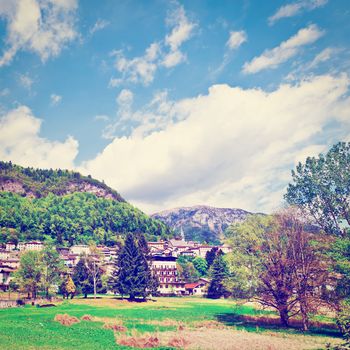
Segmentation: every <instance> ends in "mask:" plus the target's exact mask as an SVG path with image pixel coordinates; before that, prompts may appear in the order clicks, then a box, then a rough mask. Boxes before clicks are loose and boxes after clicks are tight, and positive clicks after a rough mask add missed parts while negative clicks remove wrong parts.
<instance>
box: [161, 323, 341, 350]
mask: <svg viewBox="0 0 350 350" xmlns="http://www.w3.org/2000/svg"><path fill="white" fill-rule="evenodd" d="M179 337H181V338H183V340H184V342H185V343H184V344H182V345H180V346H179V347H181V348H184V349H191V350H192V349H201V350H216V349H220V350H280V349H288V350H306V349H310V350H311V349H320V348H321V349H323V348H325V346H326V343H336V342H337V340H334V339H333V338H326V337H313V336H304V335H286V334H281V333H273V332H264V333H253V332H247V331H237V330H232V329H205V328H202V329H194V330H188V329H186V330H184V331H182V332H181V335H180V336H179V334H178V333H175V332H163V333H161V334H160V341H161V344H164V345H169V343H170V341H171V340H172V339H174V338H179Z"/></svg>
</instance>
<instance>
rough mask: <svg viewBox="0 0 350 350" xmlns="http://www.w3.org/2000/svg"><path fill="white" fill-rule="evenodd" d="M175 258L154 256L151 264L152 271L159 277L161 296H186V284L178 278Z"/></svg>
mask: <svg viewBox="0 0 350 350" xmlns="http://www.w3.org/2000/svg"><path fill="white" fill-rule="evenodd" d="M176 260H177V258H176V257H175V256H163V255H159V256H158V255H154V256H153V257H152V262H151V271H152V274H153V275H154V276H157V277H158V281H159V288H158V291H159V293H160V294H161V295H184V294H185V282H183V281H181V280H180V279H179V276H178V272H177V267H176Z"/></svg>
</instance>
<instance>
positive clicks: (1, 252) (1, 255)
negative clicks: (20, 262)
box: [0, 249, 11, 260]
mask: <svg viewBox="0 0 350 350" xmlns="http://www.w3.org/2000/svg"><path fill="white" fill-rule="evenodd" d="M10 255H11V252H10V251H9V250H6V249H0V260H7V259H9V258H10Z"/></svg>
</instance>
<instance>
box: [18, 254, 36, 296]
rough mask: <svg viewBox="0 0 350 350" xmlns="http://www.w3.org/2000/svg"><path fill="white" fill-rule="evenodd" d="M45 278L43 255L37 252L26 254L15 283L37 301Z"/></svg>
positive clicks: (22, 256)
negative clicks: (43, 277) (42, 280)
mask: <svg viewBox="0 0 350 350" xmlns="http://www.w3.org/2000/svg"><path fill="white" fill-rule="evenodd" d="M42 276H43V264H42V255H41V253H40V252H37V251H28V252H24V253H23V254H22V255H21V259H20V266H19V268H18V270H17V272H16V274H15V281H16V283H17V284H18V285H19V286H20V288H21V289H22V290H24V291H25V292H26V293H28V295H30V294H31V297H32V298H33V299H36V297H37V293H38V291H39V289H40V285H41V279H42Z"/></svg>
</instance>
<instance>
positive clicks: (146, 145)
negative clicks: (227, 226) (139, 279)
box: [0, 0, 350, 214]
mask: <svg viewBox="0 0 350 350" xmlns="http://www.w3.org/2000/svg"><path fill="white" fill-rule="evenodd" d="M349 36H350V2H349V1H348V0H291V1H280V0H274V1H260V0H235V1H231V0H227V1H226V0H218V1H213V0H191V1H180V0H178V1H175V0H174V1H168V0H149V1H141V0H138V1H136V0H119V1H113V0H100V1H93V0H84V1H78V0H12V1H8V0H0V43H1V44H0V45H1V46H0V159H2V160H6V161H9V160H11V161H12V162H14V163H16V164H19V165H22V166H32V167H40V168H67V169H75V170H78V171H80V172H82V173H83V174H84V175H88V174H90V175H92V176H93V177H95V178H97V179H99V180H101V181H102V180H103V181H104V182H105V183H106V184H108V185H109V186H111V187H112V188H114V189H116V190H117V191H118V192H120V193H121V195H122V196H123V197H124V198H125V199H127V200H128V201H129V202H130V203H132V204H133V205H135V206H137V207H139V208H140V209H142V210H143V211H145V212H146V213H148V214H150V213H154V212H157V211H160V210H165V209H170V208H173V207H179V206H191V205H199V204H202V205H211V206H216V207H230V208H243V209H246V210H249V211H259V212H266V213H269V212H272V211H274V210H277V209H278V208H279V207H280V206H282V205H283V194H284V193H285V190H286V186H287V184H288V183H289V182H290V181H291V169H293V168H295V166H296V165H297V164H298V162H304V161H305V159H306V157H307V156H317V155H318V154H320V153H324V152H326V151H327V150H328V149H329V148H330V146H331V145H333V144H334V143H336V142H338V141H350V97H349V96H350V95H349V92H350V41H349Z"/></svg>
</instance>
